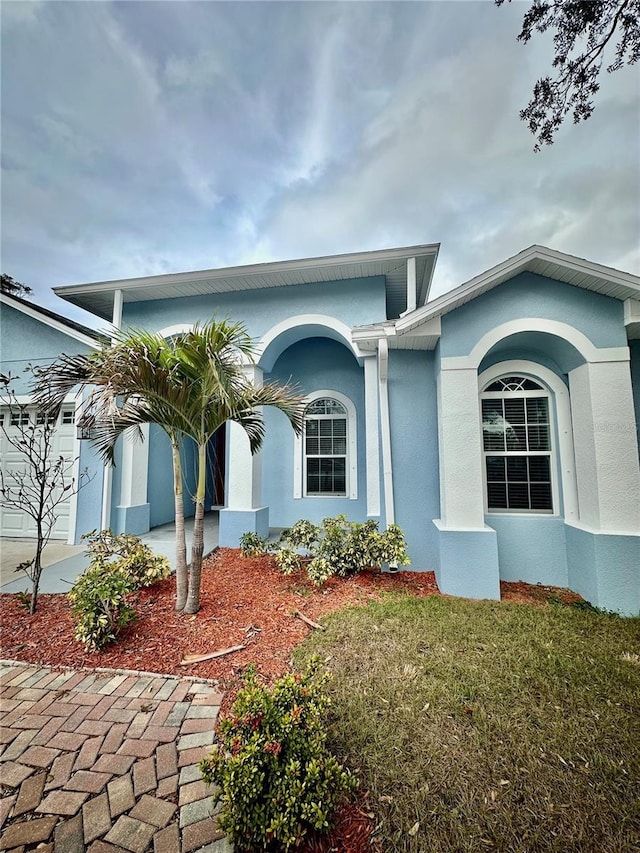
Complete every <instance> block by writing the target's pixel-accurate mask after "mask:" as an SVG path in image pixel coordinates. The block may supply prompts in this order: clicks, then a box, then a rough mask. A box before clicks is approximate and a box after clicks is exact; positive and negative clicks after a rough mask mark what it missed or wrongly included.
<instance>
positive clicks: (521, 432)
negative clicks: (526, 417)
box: [507, 425, 527, 450]
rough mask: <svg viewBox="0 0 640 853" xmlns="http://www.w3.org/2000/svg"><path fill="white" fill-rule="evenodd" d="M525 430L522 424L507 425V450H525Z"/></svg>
mask: <svg viewBox="0 0 640 853" xmlns="http://www.w3.org/2000/svg"><path fill="white" fill-rule="evenodd" d="M526 449H527V432H526V427H525V426H524V425H518V426H515V427H514V426H509V427H508V429H507V450H526Z"/></svg>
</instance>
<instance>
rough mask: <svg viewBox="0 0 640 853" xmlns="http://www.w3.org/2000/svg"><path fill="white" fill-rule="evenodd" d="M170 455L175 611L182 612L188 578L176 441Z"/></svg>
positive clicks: (178, 448)
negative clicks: (172, 497) (174, 554)
mask: <svg viewBox="0 0 640 853" xmlns="http://www.w3.org/2000/svg"><path fill="white" fill-rule="evenodd" d="M171 454H172V457H173V493H174V500H175V517H176V518H175V524H176V610H183V609H184V606H185V603H186V601H187V591H188V585H189V578H188V572H187V541H186V538H185V533H184V500H183V496H182V467H181V465H180V445H179V444H178V440H177V439H175V440H174V439H172V440H171Z"/></svg>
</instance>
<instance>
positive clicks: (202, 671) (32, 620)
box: [0, 549, 579, 853]
mask: <svg viewBox="0 0 640 853" xmlns="http://www.w3.org/2000/svg"><path fill="white" fill-rule="evenodd" d="M390 591H395V592H406V593H410V594H412V595H418V596H426V595H434V594H439V591H438V587H437V585H436V581H435V576H434V574H433V572H398V573H397V574H382V573H380V572H376V571H366V572H362V573H361V574H359V575H357V576H354V577H352V578H348V579H337V578H333V579H330V580H329V581H327V583H325V584H324V585H323V586H322V587H320V588H317V587H314V586H313V585H312V584H311V583H310V582H309V581H308V580H307V579H306V577H305V576H304V575H302V574H297V575H292V576H290V577H283V575H281V574H280V572H279V571H278V570H277V568H276V566H275V564H274V562H273V560H272V559H271V558H265V557H258V558H248V557H243V556H242V555H241V553H240V551H237V550H231V549H220V550H218V551H217V552H216V553H215V554H213V555H212V556H211V557H209V558H208V559H207V560H206V562H205V566H204V568H203V572H202V586H201V609H200V611H199V612H198V614H197V615H195V616H185V615H179V614H177V613H176V612H175V611H174V609H173V595H174V581H173V579H172V578H169V579H167V580H165V581H161V582H160V583H158V584H155V585H154V586H153V587H149V588H148V589H144V590H141V591H140V592H139V593H136V599H137V600H136V609H137V611H138V615H139V619H138V621H137V622H136V623H135V624H133V625H131V626H129V627H128V628H127V629H126V630H125V631H124V632H123V633H122V635H121V638H120V640H119V641H118V642H117V643H115V644H113V645H112V646H108V647H106V648H105V649H104V650H103V651H101V652H94V653H88V652H86V651H84V648H83V646H82V645H81V644H80V643H78V642H77V641H76V640H75V639H74V636H73V630H74V629H73V621H72V618H71V613H70V610H69V606H68V604H67V598H66V596H64V595H41V596H39V598H38V609H37V612H36V613H35V614H34V615H33V616H28V615H27V613H26V612H25V610H24V607H22V605H21V604H20V602H19V600H18V598H17V596H15V595H6V594H5V595H1V596H0V604H1V606H2V610H1V618H0V649H2V656H3V657H4V658H9V659H13V660H21V661H28V662H30V663H37V664H46V665H49V666H63V667H72V668H83V667H107V668H113V669H135V670H146V671H150V672H162V673H167V674H175V675H193V676H198V677H202V678H212V679H216V680H217V681H218V682H219V683H220V686H221V687H222V688H223V689H225V690H227V691H229V693H228V694H227V704H228V703H229V701H230V697H231V696H232V695H233V691H234V689H235V688H236V687H237V686H238V677H239V675H240V673H241V671H242V669H243V668H244V667H245V666H246V665H247V664H248V663H255V664H256V666H257V669H258V671H259V672H260V673H261V674H262V676H263V677H264V678H265V679H266V680H268V681H271V680H273V679H275V678H277V677H278V676H279V675H281V674H282V673H284V672H285V671H286V670H287V669H288V668H289V664H290V658H291V652H292V650H293V648H294V647H295V646H296V645H297V644H298V643H300V642H301V641H302V640H303V639H304V638H305V637H306V636H307V635H308V633H309V631H310V630H311V629H310V628H309V627H308V626H307V625H306V624H305V623H304V622H302V621H301V620H300V619H298V618H296V617H295V616H294V615H293V613H294V612H295V611H296V610H300V611H301V612H302V613H304V614H305V615H306V616H308V617H309V618H310V619H312V620H314V621H315V620H317V619H318V617H320V616H323V615H324V614H325V613H330V612H331V611H333V610H337V609H339V608H341V607H345V606H347V605H364V604H366V603H367V602H368V601H371V600H377V599H379V598H380V597H381V595H382V594H383V593H385V592H390ZM501 591H502V596H503V598H506V599H511V600H515V601H521V602H527V603H541V602H543V601H547V600H548V599H549V597H550V596H551V595H553V596H555V597H556V598H560V599H561V600H564V601H567V602H570V601H571V600H574V599H578V598H579V596H575V595H574V594H573V593H568V592H567V590H557V589H554V588H551V587H539V586H531V585H529V584H523V583H519V584H511V583H509V584H507V583H503V584H501ZM236 645H244V646H246V648H245V649H244V650H242V651H239V652H234V653H233V654H230V655H227V656H225V657H221V658H218V659H215V660H210V661H204V662H202V663H198V664H191V665H189V666H180V661H181V659H182V658H183V656H184V655H187V654H205V653H207V652H213V651H216V650H218V649H224V648H229V647H230V646H236ZM372 828H373V820H372V819H371V817H369V814H368V809H367V807H366V802H365V798H364V797H363V799H362V800H361V802H360V804H359V805H352V806H349V807H347V808H345V809H344V810H343V812H342V813H341V814H340V816H339V820H338V825H337V827H336V829H335V830H334V832H333V833H332V834H331V836H330V838H329V840H328V841H327V840H326V839H325V840H324V841H318V842H313V843H310V844H308V845H307V846H306V847H305V853H321V851H327V853H328V851H333V853H365V851H368V850H371V849H372V848H371V846H370V834H371V831H372Z"/></svg>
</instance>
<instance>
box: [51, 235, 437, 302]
mask: <svg viewBox="0 0 640 853" xmlns="http://www.w3.org/2000/svg"><path fill="white" fill-rule="evenodd" d="M438 246H439V244H438V243H426V244H422V245H418V246H403V247H398V248H393V249H380V250H374V251H369V252H351V253H348V254H344V255H326V256H323V257H314V258H299V259H295V260H288V261H273V262H268V263H261V264H248V265H246V266H235V267H221V268H218V269H210V270H197V271H194V272H180V273H165V274H163V275H153V276H142V277H139V278H127V279H115V280H113V281H96V282H87V283H86V284H72V285H63V286H61V287H54V288H53V291H54V293H56V294H57V295H58V296H61V297H62V298H63V299H64V298H66V297H68V296H74V295H78V294H83V293H104V292H108V293H110V292H111V291H113V290H122V291H127V290H130V289H133V288H147V287H158V286H162V285H171V284H173V285H179V284H185V283H194V282H198V281H207V280H209V279H211V280H215V279H223V278H247V277H250V276H252V275H274V276H279V275H281V274H283V273H287V272H298V271H300V272H302V271H308V270H313V269H318V270H323V269H326V268H330V267H332V266H343V265H345V264H359V263H362V264H366V263H373V262H376V261H378V262H384V261H393V260H402V259H405V258H407V257H413V256H416V255H425V254H428V255H434V254H435V255H436V256H437V251H438Z"/></svg>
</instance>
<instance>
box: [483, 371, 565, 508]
mask: <svg viewBox="0 0 640 853" xmlns="http://www.w3.org/2000/svg"><path fill="white" fill-rule="evenodd" d="M495 367H497V368H499V369H498V370H494V371H491V373H489V372H485V373H484V374H483V375H482V377H481V382H480V389H481V393H480V406H479V409H480V441H481V447H482V487H483V498H484V510H485V513H486V514H487V515H500V516H502V515H517V516H519V517H520V516H523V515H533V516H535V517H536V518H540V517H546V518H550V517H554V516H555V517H557V516H558V515H559V514H560V495H559V489H558V476H557V469H558V451H557V447H556V440H555V436H556V427H557V413H556V408H555V406H554V397H553V394H552V392H551V389H550V388H549V386H548V385H547V383H546V382H545V381H544V380H543V379H542V378H541V377H540V376H537V375H535V374H534V373H532V372H531V371H529V370H526V371H525V370H522V369H517V370H516V369H509V365H506V364H501V365H495ZM505 368H507V369H505ZM509 376H518V377H522V378H524V379H530V380H531V381H532V382H535V383H537V384H538V385H539V386H540V389H539V390H530V391H486V390H485V389H486V388H488V387H490V386H491V385H492V384H493V383H494V382H496V381H498V380H500V379H504V378H507V377H509ZM534 397H536V398H539V397H544V398H545V399H546V400H547V412H548V418H549V450H543V451H529V450H527V451H524V452H523V451H492V450H485V449H484V434H483V423H482V401H483V400H504V399H509V398H511V399H523V400H526V399H527V398H534ZM487 456H501V457H509V456H514V457H516V456H519V457H521V456H524V457H527V458H528V457H530V456H548V457H549V477H550V482H551V509H540V510H536V509H531V508H527V509H514V508H509V507H506V508H504V509H501V508H496V507H492V508H489V496H488V483H487V462H486V460H487Z"/></svg>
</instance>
